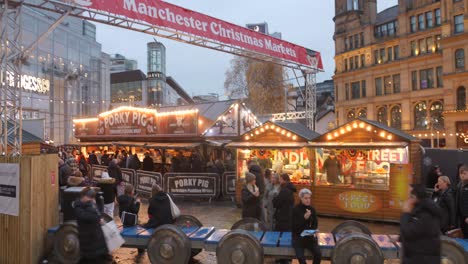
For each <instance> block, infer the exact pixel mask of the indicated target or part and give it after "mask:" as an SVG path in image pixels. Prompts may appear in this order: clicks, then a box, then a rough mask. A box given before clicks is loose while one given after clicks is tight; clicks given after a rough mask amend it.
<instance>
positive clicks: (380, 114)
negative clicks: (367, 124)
mask: <svg viewBox="0 0 468 264" xmlns="http://www.w3.org/2000/svg"><path fill="white" fill-rule="evenodd" d="M377 121H378V122H379V123H382V124H384V125H388V117H387V107H386V106H382V107H380V108H379V109H377Z"/></svg>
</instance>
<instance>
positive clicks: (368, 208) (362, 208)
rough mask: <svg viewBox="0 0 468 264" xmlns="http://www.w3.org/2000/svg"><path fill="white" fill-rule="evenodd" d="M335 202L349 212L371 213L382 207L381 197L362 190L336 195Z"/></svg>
mask: <svg viewBox="0 0 468 264" xmlns="http://www.w3.org/2000/svg"><path fill="white" fill-rule="evenodd" d="M335 204H336V205H337V206H338V207H339V208H341V209H342V210H345V211H347V212H352V213H370V212H374V211H376V210H379V209H381V208H382V201H381V199H380V198H379V197H377V196H375V195H373V194H371V193H368V192H361V191H347V192H342V193H339V194H338V195H336V196H335Z"/></svg>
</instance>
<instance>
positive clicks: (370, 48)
mask: <svg viewBox="0 0 468 264" xmlns="http://www.w3.org/2000/svg"><path fill="white" fill-rule="evenodd" d="M380 1H383V0H380ZM334 22H335V34H334V39H335V54H336V55H335V64H336V71H335V75H334V77H333V80H334V85H335V98H336V116H337V124H338V125H342V124H344V123H346V122H348V121H350V120H352V119H355V118H357V117H364V118H368V119H372V120H377V121H379V122H381V123H383V124H385V125H388V126H391V127H394V128H397V129H400V130H403V131H405V132H407V133H409V134H412V135H414V136H416V137H418V138H421V139H422V140H423V144H424V145H425V146H433V147H444V146H446V147H450V148H467V147H468V140H467V138H465V137H466V136H467V137H468V131H465V130H466V127H468V112H467V110H466V105H467V98H466V89H467V88H468V71H467V70H466V56H465V53H466V51H468V38H467V29H466V28H465V27H466V25H468V0H457V1H455V0H454V1H452V0H450V1H437V0H418V1H416V0H399V1H398V5H396V6H394V7H390V8H388V9H386V10H383V11H382V12H379V13H377V0H335V17H334Z"/></svg>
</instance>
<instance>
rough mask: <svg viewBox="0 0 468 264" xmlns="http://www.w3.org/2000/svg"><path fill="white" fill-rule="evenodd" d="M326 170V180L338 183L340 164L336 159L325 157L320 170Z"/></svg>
mask: <svg viewBox="0 0 468 264" xmlns="http://www.w3.org/2000/svg"><path fill="white" fill-rule="evenodd" d="M325 171H326V172H327V181H328V182H329V183H334V184H337V183H340V180H339V178H338V175H340V174H341V164H340V162H339V161H338V159H337V158H336V157H335V158H334V159H331V158H327V159H326V160H325V162H324V163H323V167H322V172H325Z"/></svg>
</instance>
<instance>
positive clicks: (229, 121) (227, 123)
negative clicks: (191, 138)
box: [206, 104, 239, 136]
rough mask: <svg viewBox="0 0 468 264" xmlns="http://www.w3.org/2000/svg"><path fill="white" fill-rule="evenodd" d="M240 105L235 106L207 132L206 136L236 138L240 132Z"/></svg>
mask: <svg viewBox="0 0 468 264" xmlns="http://www.w3.org/2000/svg"><path fill="white" fill-rule="evenodd" d="M238 112H239V105H238V104H234V105H233V106H232V107H231V108H230V109H229V110H228V111H227V112H226V113H225V114H224V115H222V116H220V117H219V118H218V120H216V122H215V124H214V125H213V126H212V127H211V128H210V129H208V130H207V131H206V136H236V135H238V132H239V127H238V124H239V118H238Z"/></svg>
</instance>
